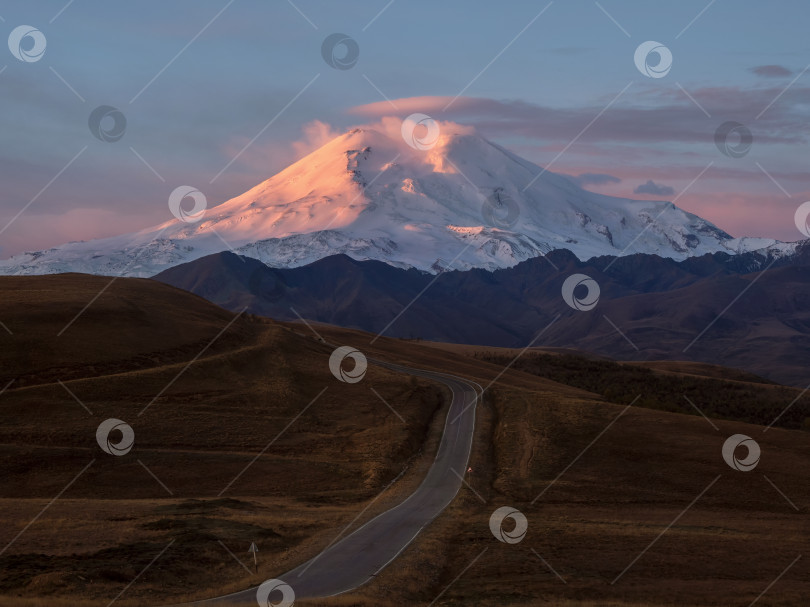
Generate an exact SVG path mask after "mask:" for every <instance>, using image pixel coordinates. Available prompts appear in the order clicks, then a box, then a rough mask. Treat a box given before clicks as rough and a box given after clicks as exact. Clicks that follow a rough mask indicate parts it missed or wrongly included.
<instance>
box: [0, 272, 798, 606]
mask: <svg viewBox="0 0 810 607" xmlns="http://www.w3.org/2000/svg"><path fill="white" fill-rule="evenodd" d="M108 280H109V279H103V278H97V277H88V276H80V275H69V276H49V277H31V278H8V279H0V321H2V322H3V323H4V324H5V325H6V326H7V327H8V328H9V329H10V330H11V331H12V333H13V335H8V334H7V333H5V335H3V334H0V345H3V348H0V361H2V363H3V367H2V368H3V369H4V371H3V373H4V379H7V380H8V381H10V380H11V379H15V378H16V381H15V382H14V383H12V384H11V385H10V386H9V388H8V389H7V390H6V391H5V392H4V393H3V394H2V395H0V407H1V409H0V411H2V416H3V417H2V419H3V424H2V425H0V451H2V457H3V462H4V466H3V469H2V497H1V498H0V520H1V521H2V525H1V526H0V528H2V529H4V530H5V531H3V532H2V533H3V534H2V537H1V538H0V540H2V541H0V550H2V552H1V553H0V594H2V595H4V596H0V603H2V604H3V605H10V606H21V605H28V606H33V605H39V604H42V605H44V604H47V605H49V606H52V605H57V607H59V606H60V601H61V605H65V606H66V605H71V606H73V605H107V604H109V603H110V601H111V600H113V599H115V598H116V597H117V596H118V595H119V594H120V593H122V592H123V594H121V595H120V598H118V599H117V600H116V602H115V604H116V605H118V604H120V605H124V606H126V605H139V606H140V605H159V604H166V603H169V602H174V601H178V600H181V599H183V598H187V597H206V596H214V595H216V594H220V593H223V592H225V591H228V590H234V589H237V588H244V587H247V586H248V585H250V584H251V583H256V582H257V581H261V580H263V579H266V578H268V577H271V576H273V575H274V574H278V573H279V572H281V571H285V570H288V569H289V568H290V566H291V565H295V564H298V563H300V562H303V561H304V560H305V559H306V558H309V557H311V556H313V555H314V554H316V553H317V552H318V551H319V550H320V549H321V548H322V547H323V546H325V545H326V544H328V543H329V542H330V541H331V540H332V539H333V538H335V537H336V536H338V534H340V533H342V532H344V531H345V530H346V529H351V528H353V527H356V526H358V525H360V524H362V523H363V522H364V521H365V520H367V519H368V518H369V517H370V516H372V515H374V514H375V513H376V512H379V511H380V510H381V509H383V508H386V507H389V506H390V505H392V504H393V503H395V502H396V501H397V500H399V499H402V497H403V496H405V495H407V493H408V492H409V491H410V490H411V489H412V488H413V487H414V486H415V485H416V483H418V482H419V480H420V479H421V475H422V474H423V472H424V469H425V467H426V466H427V464H428V462H429V461H430V460H431V459H432V457H433V455H434V452H435V447H436V444H437V437H438V435H439V433H440V432H441V431H442V429H443V425H444V416H443V408H442V407H443V405H444V404H445V401H446V399H445V398H443V395H444V392H443V390H442V388H441V387H439V386H437V385H434V384H432V383H430V382H423V381H417V380H413V379H411V378H410V377H408V376H404V375H401V374H397V373H393V372H389V371H387V370H385V369H381V368H377V367H375V366H373V365H371V366H370V367H369V370H368V373H367V375H366V377H365V378H364V379H363V381H362V382H360V383H357V384H345V383H340V382H338V381H337V380H336V379H335V378H334V377H333V376H332V375H331V373H330V372H329V368H328V358H329V355H330V353H331V348H330V347H329V346H327V345H325V344H323V343H321V342H320V340H319V339H318V337H316V336H315V334H314V333H313V331H312V330H311V329H310V328H308V327H307V326H305V325H303V324H302V323H289V324H283V323H275V322H272V321H269V320H266V319H262V318H258V317H252V316H247V315H242V316H239V317H238V318H236V315H235V314H232V313H229V312H225V311H223V310H221V309H219V308H217V307H216V306H213V305H212V304H209V303H208V302H206V301H204V300H202V299H200V298H198V297H195V296H193V295H190V294H188V293H185V292H182V291H179V290H176V289H174V288H171V287H168V286H166V285H160V284H157V283H151V282H149V281H143V280H131V279H126V280H123V279H122V280H119V281H116V282H115V283H113V284H112V285H111V286H109V288H107V289H106V291H104V293H103V294H102V295H101V296H99V297H98V298H97V299H95V301H94V302H93V303H92V305H91V306H90V307H89V308H88V309H87V310H86V311H85V312H84V313H83V314H82V315H81V316H79V318H78V320H76V321H75V322H74V323H73V324H72V325H71V326H70V328H69V329H68V330H66V331H64V332H63V333H62V335H61V336H58V334H59V332H60V331H62V329H63V328H64V325H65V324H66V323H67V322H68V321H70V320H71V319H73V318H74V317H75V316H76V314H78V313H79V312H80V311H81V310H82V308H83V307H84V306H85V305H86V304H87V303H88V302H89V301H91V300H93V298H94V297H95V296H96V295H97V294H98V293H99V291H101V289H102V288H103V287H104V286H105V285H106V284H108ZM312 329H314V330H315V331H317V332H318V333H319V334H320V335H322V336H323V337H324V338H325V339H326V340H327V341H329V342H332V343H345V344H351V345H354V346H355V347H357V348H359V349H360V350H362V351H363V352H365V353H366V354H368V355H369V356H372V355H373V356H375V357H379V358H384V359H387V360H392V361H398V362H402V363H404V364H407V365H410V366H413V367H421V368H428V369H436V370H439V371H444V372H452V373H455V374H460V375H464V376H466V377H470V378H472V379H475V380H476V381H478V382H480V383H481V384H482V385H483V386H487V385H488V384H489V383H490V382H492V381H493V380H494V379H496V378H497V381H496V382H495V383H494V384H493V385H492V386H491V387H490V388H489V389H488V390H487V396H486V398H485V401H484V404H483V405H482V406H481V408H480V410H479V411H480V413H479V424H478V428H477V436H476V442H475V445H474V449H473V461H472V467H473V473H472V475H471V476H470V477H468V479H467V480H468V482H469V483H470V485H471V487H472V488H473V489H474V490H475V491H476V492H477V493H478V496H476V495H475V494H474V493H473V492H472V491H471V490H468V489H465V490H463V492H462V493H461V494H460V495H459V497H458V498H457V499H456V500H455V501H454V502H453V504H452V505H451V507H450V509H448V510H447V511H446V512H445V513H444V514H442V515H441V516H440V517H439V518H438V519H437V520H436V521H435V522H434V523H433V524H432V525H430V526H429V527H428V528H427V529H426V530H425V532H424V533H423V534H422V535H420V536H419V537H418V538H417V540H416V541H415V542H414V543H413V544H411V546H410V547H409V548H408V549H407V550H406V551H405V552H404V553H403V555H402V556H401V557H400V559H399V560H398V561H397V563H396V566H395V567H389V568H387V569H385V570H384V571H383V572H382V573H381V575H380V576H379V579H378V580H376V581H375V582H373V583H370V584H368V585H367V586H365V587H363V588H361V589H359V590H358V591H357V592H355V593H351V594H350V595H347V596H343V597H335V598H334V599H328V600H322V601H316V602H314V604H325V605H331V604H334V605H347V604H352V605H368V606H371V605H375V606H378V605H401V604H402V603H404V602H405V603H413V604H422V603H424V604H428V603H430V602H431V601H432V600H434V599H435V598H437V597H438V596H439V594H440V593H441V599H440V600H439V603H447V604H479V605H529V604H536V602H537V601H538V600H545V601H547V602H550V603H552V604H554V603H555V602H556V603H557V604H560V605H573V604H579V605H587V604H599V605H623V606H629V605H634V606H641V605H666V604H673V605H675V604H677V605H698V604H700V605H705V604H731V603H734V604H737V603H744V604H748V603H750V602H751V601H752V600H754V599H755V598H756V597H757V595H758V594H759V593H760V592H762V591H763V590H765V589H766V587H768V585H769V584H771V582H773V581H774V580H775V579H776V578H777V576H778V575H779V574H780V572H781V571H782V570H783V569H785V568H786V567H787V566H788V565H790V563H791V561H792V560H793V559H794V558H795V557H796V555H798V554H800V553H801V552H802V550H803V544H802V542H803V537H805V536H806V533H807V531H808V528H807V520H806V518H807V504H808V503H810V489H808V487H810V483H808V480H810V479H808V472H807V466H806V465H804V463H806V462H807V460H808V457H810V450H809V448H808V446H807V441H806V437H807V434H806V433H803V432H798V431H788V430H782V429H778V428H773V429H771V430H769V431H767V432H763V428H762V427H761V426H753V425H747V424H742V423H740V422H737V421H733V420H715V421H714V423H715V424H716V425H717V427H718V430H715V429H714V428H713V427H712V425H711V424H710V423H709V422H707V421H706V420H704V419H703V418H701V417H700V416H699V415H697V414H694V415H683V414H678V413H669V412H663V411H656V410H650V409H639V408H636V407H631V408H629V409H626V410H625V406H624V405H620V404H612V403H610V402H607V401H606V400H605V399H604V398H603V397H600V396H598V395H596V394H593V393H589V392H587V391H584V390H582V389H580V388H577V387H571V386H566V385H563V384H560V383H557V382H554V381H551V380H550V379H548V378H545V377H538V376H537V375H534V374H531V373H528V372H526V371H520V370H516V369H515V368H514V366H513V367H512V368H510V369H509V370H508V371H505V372H504V366H503V365H501V364H495V363H492V362H487V361H486V360H480V359H477V358H475V357H474V356H468V355H465V354H463V353H457V352H450V351H447V350H442V349H439V348H435V347H429V346H428V345H425V344H419V343H413V342H408V341H404V340H398V339H386V338H382V339H379V340H377V341H375V342H374V343H373V345H372V344H371V343H370V342H371V341H372V338H373V336H372V335H369V334H367V333H364V332H361V331H350V330H345V329H338V328H334V327H329V326H325V325H313V327H312ZM20 356H25V357H26V358H24V359H22V360H20ZM717 372H718V371H717V370H715V373H717ZM656 373H659V372H656ZM659 375H660V377H667V376H671V375H672V373H671V371H662V372H660V373H659ZM690 375H691V376H694V375H699V373H693V374H690ZM730 379H732V380H733V381H730V382H728V384H729V385H730V386H732V385H734V384H735V383H739V382H740V378H739V377H736V378H735V377H731V378H730ZM8 381H6V382H5V383H4V384H3V385H6V384H7V383H8ZM60 381H61V382H62V383H63V384H64V386H63V385H61V384H60V383H59V382H60ZM745 383H746V385H753V384H754V383H755V382H745ZM720 385H721V388H715V389H724V388H722V384H720ZM760 386H761V387H762V389H773V388H774V387H773V386H769V385H767V384H760ZM66 387H67V388H68V389H69V391H68V390H67V389H66ZM324 387H325V388H327V390H326V392H325V393H323V394H322V395H321V396H320V397H319V398H318V399H317V400H316V401H315V402H314V403H312V404H311V406H308V405H310V403H311V402H312V399H313V398H314V397H315V396H317V395H318V393H319V392H320V391H321V390H322V389H323V388H324ZM371 387H373V388H374V389H375V390H376V391H377V392H378V393H379V395H380V396H381V397H382V398H383V399H384V400H385V403H384V402H382V400H381V399H380V397H378V396H377V395H376V394H375V393H374V392H373V391H372V390H371ZM730 389H731V388H730ZM71 393H72V394H71ZM157 395H161V396H160V397H159V398H157V399H155V397H156V396H157ZM74 396H75V398H74ZM753 398H756V397H753ZM76 399H79V400H80V401H81V403H82V404H80V403H79V402H77V400H76ZM150 403H152V404H150ZM386 403H387V405H389V406H390V407H391V408H390V409H389V407H388V406H386ZM82 405H84V406H86V407H87V409H89V412H88V410H85V409H84V407H83V406H82ZM147 405H148V407H147ZM144 409H145V410H144ZM392 409H393V410H392ZM394 411H396V413H394ZM620 414H621V415H620ZM398 416H402V419H399V417H398ZM108 417H116V418H118V419H121V420H124V421H126V422H127V423H129V424H130V425H131V426H132V428H133V430H134V432H135V446H134V447H133V449H132V451H131V452H130V453H129V454H127V455H126V456H122V457H115V456H112V455H108V454H106V453H104V452H103V451H101V449H100V448H99V447H98V445H97V444H96V437H95V432H96V428H97V427H98V425H99V423H100V422H101V421H102V420H104V419H107V418H108ZM403 420H404V421H403ZM285 428H286V430H285ZM282 430H284V432H281V431H282ZM735 432H742V433H746V434H748V435H750V436H752V437H755V439H756V440H757V441H758V442H759V444H760V446H761V448H762V453H763V455H762V460H761V462H760V464H759V466H758V467H757V469H756V470H754V471H752V472H749V473H742V472H738V471H735V470H732V469H731V468H729V467H728V466H727V465H726V464H725V463H724V461H723V459H722V457H721V454H720V447H721V446H722V443H723V441H724V440H725V438H726V437H727V436H728V435H730V434H733V433H735ZM254 460H255V461H254ZM91 462H92V463H91ZM251 462H253V463H252V464H251ZM248 464H251V465H250V466H248ZM88 466H89V467H88ZM246 466H248V468H247V470H246V471H245V472H242V471H243V470H244V469H245V467H246ZM82 471H83V472H82ZM240 473H241V476H239V475H240ZM400 474H401V475H402V476H399V477H398V475H400ZM718 475H721V478H720V479H719V480H717V481H715V484H713V485H712V486H711V487H710V488H709V489H708V490H707V491H706V492H705V494H703V495H702V496H701V497H700V499H699V500H697V502H696V503H695V504H694V505H692V506H691V507H689V506H690V503H691V502H692V500H693V499H695V498H696V497H697V496H698V495H699V493H700V492H701V491H702V490H704V489H705V488H706V487H708V486H709V483H711V482H712V481H713V479H714V478H715V477H717V476H718ZM397 477H398V480H396V482H395V483H394V484H393V485H391V486H390V487H389V488H388V489H387V490H385V491H383V490H384V489H385V488H386V487H387V486H388V484H389V483H390V482H391V481H392V480H394V479H396V478H397ZM766 477H767V478H766ZM234 479H236V480H234ZM232 481H233V482H232ZM771 483H772V484H771ZM229 484H230V485H229ZM68 485H69V486H68ZM226 487H227V489H226ZM777 488H778V489H777ZM541 492H544V493H543V494H542V496H541V497H540V498H539V499H538V500H536V501H534V498H535V497H536V496H537V495H538V494H540V493H541ZM780 492H781V493H780ZM57 496H58V499H56V500H55V501H52V500H53V498H54V497H57ZM532 501H534V504H532ZM791 502H792V503H793V504H795V506H796V508H797V509H798V510H796V509H794V508H793V506H791ZM501 505H512V506H514V507H516V508H518V509H520V510H521V511H523V512H524V513H525V515H526V516H527V518H528V521H529V534H528V535H527V537H526V539H525V540H524V541H523V542H521V543H520V544H517V545H508V544H502V543H500V542H498V541H497V540H496V539H495V538H494V537H493V536H492V534H491V533H490V531H489V527H488V519H489V516H490V514H491V513H492V511H493V510H494V509H495V508H496V507H498V506H501ZM687 507H688V508H687ZM364 509H365V510H364ZM684 509H686V512H684V513H683V515H682V516H681V517H680V518H678V520H677V521H676V522H675V523H674V524H672V522H673V520H674V519H675V518H676V517H677V516H678V515H679V513H682V512H683V511H684ZM358 515H360V516H358ZM670 525H671V526H670ZM661 532H664V533H663V535H662V536H661V539H660V541H658V542H657V543H656V544H655V545H653V546H652V547H651V548H650V549H649V550H648V551H647V552H646V553H645V555H644V556H643V557H642V558H640V559H639V560H638V561H637V563H636V564H635V565H634V566H633V567H632V568H631V569H630V570H628V572H627V573H626V574H625V575H624V576H623V577H622V578H621V579H620V580H619V581H618V582H617V583H616V584H611V583H610V582H611V581H612V580H613V579H614V578H615V577H616V576H617V575H619V573H620V572H621V571H622V570H623V569H624V568H625V567H626V566H627V565H628V564H629V563H630V562H631V561H633V559H635V557H637V556H638V555H639V553H640V552H641V551H642V550H643V549H644V548H645V546H647V545H648V544H650V542H651V541H652V540H653V539H655V537H656V536H658V534H659V533H661ZM251 541H255V542H257V544H258V545H259V548H260V552H259V559H260V570H259V575H255V574H253V573H252V572H250V571H249V570H248V569H245V568H244V567H243V566H242V565H240V564H239V562H238V560H237V559H239V560H241V561H242V563H243V564H244V565H245V566H248V564H249V562H248V559H249V558H250V556H249V554H248V553H247V547H248V546H249V544H250V542H251ZM485 548H486V552H483V550H484V549H485ZM532 549H534V551H536V553H537V554H539V555H540V556H542V557H543V558H544V559H546V561H545V562H546V563H548V564H549V565H551V566H552V567H554V569H555V570H556V571H557V572H558V573H559V574H560V575H561V576H562V577H563V578H564V579H565V582H566V583H563V582H561V581H560V580H559V579H558V578H557V577H556V576H555V575H554V574H552V573H551V571H550V569H549V568H548V567H547V566H546V565H545V564H544V563H543V562H542V561H541V560H539V559H538V557H537V556H536V555H535V553H534V552H533V551H532ZM229 551H230V552H231V553H232V554H231V553H229ZM479 555H480V557H479ZM156 557H159V558H157V560H155V563H154V565H151V566H149V565H150V563H151V562H152V561H153V559H155V558H156ZM476 557H478V558H476ZM467 567H469V569H467ZM808 592H810V571H808V569H807V564H806V563H805V562H804V560H799V561H798V562H797V563H796V564H795V565H794V566H793V567H792V568H790V569H789V570H787V571H786V572H785V573H784V575H783V576H782V577H781V578H780V579H779V581H778V583H776V584H774V585H773V586H772V587H771V588H770V589H769V590H768V592H767V593H766V594H765V596H764V597H763V598H762V599H760V601H759V602H758V604H761V605H791V604H797V601H799V600H800V597H802V596H806V595H807V593H808Z"/></svg>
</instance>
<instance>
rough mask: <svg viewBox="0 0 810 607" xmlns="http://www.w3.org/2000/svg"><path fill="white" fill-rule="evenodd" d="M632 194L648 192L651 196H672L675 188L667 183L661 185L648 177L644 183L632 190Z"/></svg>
mask: <svg viewBox="0 0 810 607" xmlns="http://www.w3.org/2000/svg"><path fill="white" fill-rule="evenodd" d="M633 193H634V194H650V195H651V196H672V195H673V194H675V188H673V187H672V186H669V185H661V184H659V183H655V182H654V181H653V180H652V179H648V180H647V182H646V183H642V184H641V185H640V186H638V187H636V189H635V190H633Z"/></svg>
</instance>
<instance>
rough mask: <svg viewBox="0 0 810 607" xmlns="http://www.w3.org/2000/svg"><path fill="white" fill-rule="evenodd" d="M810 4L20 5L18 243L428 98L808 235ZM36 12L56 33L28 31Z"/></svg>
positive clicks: (8, 172)
mask: <svg viewBox="0 0 810 607" xmlns="http://www.w3.org/2000/svg"><path fill="white" fill-rule="evenodd" d="M809 17H810V5H808V3H807V2H806V1H802V0H781V1H780V0H776V1H774V2H769V3H767V5H766V4H765V3H763V2H761V1H758V0H750V1H749V0H734V1H732V0H697V1H691V0H682V1H679V2H660V1H651V0H647V1H643V0H639V1H633V0H627V1H620V0H600V1H599V2H593V1H587V0H555V1H554V2H547V1H546V0H540V2H521V1H513V2H499V3H475V4H473V3H470V2H464V1H461V0H459V1H455V0H447V1H443V2H435V1H434V2H428V1H424V2H423V1H421V0H393V1H391V0H379V1H378V0H373V1H372V0H365V1H354V0H344V1H341V2H335V1H334V0H324V1H320V0H317V1H316V0H172V1H168V2H167V1H165V0H163V1H152V0H139V1H138V2H127V3H125V2H109V0H95V1H91V0H70V1H68V0H58V1H55V2H50V1H45V0H41V1H38V2H36V3H34V2H30V1H29V0H19V1H12V2H3V3H2V4H0V31H2V32H3V36H5V37H7V38H9V37H10V38H11V41H10V43H9V45H3V48H0V142H1V143H2V145H0V155H2V158H1V159H0V183H2V189H0V257H2V258H5V257H8V256H11V255H13V254H16V253H18V252H21V251H31V250H38V249H44V248H48V247H51V246H55V245H58V244H61V243H64V242H68V241H72V240H89V239H92V238H99V237H104V236H112V235H115V234H120V233H124V232H130V231H134V230H138V229H141V228H146V227H149V226H152V225H155V224H158V223H161V222H163V221H166V220H167V219H170V218H171V215H170V214H169V210H168V207H167V204H166V201H167V198H168V195H169V193H170V192H171V191H172V190H174V188H176V187H177V186H179V185H187V184H190V185H192V186H194V187H196V188H197V189H199V190H200V191H202V192H203V193H204V194H205V195H206V197H207V199H208V201H209V207H211V206H214V205H215V204H219V203H220V202H224V201H225V200H227V199H229V198H231V197H233V196H236V195H238V194H240V193H242V192H244V191H245V190H247V189H249V188H250V187H252V186H254V185H256V184H257V183H259V182H261V181H263V180H264V179H267V178H268V177H270V176H272V175H273V174H275V173H276V172H278V171H279V170H281V169H283V168H284V167H285V166H287V165H289V164H291V163H292V162H293V161H295V160H297V159H299V158H301V157H303V156H304V155H305V154H306V153H308V152H309V151H312V150H313V149H315V148H317V147H318V146H319V145H321V144H323V143H325V142H326V141H327V140H328V139H329V137H332V136H334V135H336V134H339V133H341V132H343V131H345V130H346V129H348V128H351V127H352V126H355V125H359V124H365V123H371V122H376V121H378V120H379V118H380V117H382V116H396V117H399V118H404V117H406V116H408V115H409V114H411V113H414V112H422V113H425V114H428V115H430V116H432V117H434V118H436V119H440V120H449V121H454V122H459V123H462V124H466V125H471V126H473V127H475V128H476V129H477V130H478V131H479V132H480V134H482V135H483V136H485V137H487V138H489V139H491V140H493V141H495V142H496V143H499V144H501V145H503V146H504V147H507V148H509V149H511V150H512V151H514V152H516V153H518V154H520V155H522V156H524V157H525V158H527V159H529V160H531V161H533V162H535V163H537V164H539V165H540V166H543V167H547V168H550V170H552V171H555V172H558V173H565V174H568V175H572V176H574V177H576V178H577V179H578V181H579V182H580V184H581V185H582V186H583V187H585V188H587V189H590V190H593V191H598V192H601V193H605V194H611V195H616V196H624V197H629V198H639V199H654V200H674V201H675V202H676V204H677V205H678V206H680V207H682V208H684V209H686V210H688V211H690V212H693V213H696V214H698V215H700V216H701V217H704V218H706V219H708V220H710V221H712V222H714V223H715V224H717V225H718V226H719V227H721V228H723V229H724V230H726V231H727V232H729V233H730V234H732V235H734V236H765V237H771V238H778V239H782V240H788V241H792V240H798V239H799V238H802V237H803V236H802V234H801V233H800V232H799V231H798V230H797V228H796V226H795V223H794V219H793V217H794V212H795V210H796V208H797V207H798V206H799V205H800V204H801V203H802V202H804V201H806V200H810V184H808V176H810V171H808V154H807V149H808V148H807V144H808V138H810V121H809V120H808V119H810V75H808V74H807V73H806V71H807V70H808V67H810V38H808V36H807V33H806V29H807V28H806V24H807V23H808V18H809ZM20 26H29V28H28V29H27V30H19V29H17V28H19V27H20ZM31 29H36V30H38V31H39V32H41V34H39V36H40V38H41V39H40V40H37V39H34V38H32V37H31V36H28V37H26V38H23V39H22V40H21V42H20V41H18V40H17V38H19V35H20V34H19V32H20V31H25V32H30V31H31ZM336 33H337V34H344V35H345V37H347V38H349V39H350V44H356V48H357V50H358V53H359V54H358V56H357V58H356V61H353V60H352V61H349V63H350V65H345V66H343V67H346V68H347V69H337V68H335V67H333V66H330V65H329V64H328V63H327V59H330V60H331V59H332V57H333V55H330V54H327V55H326V59H325V58H324V55H323V53H322V47H323V44H324V41H325V40H326V39H327V37H329V36H331V35H332V34H336ZM15 35H16V36H17V38H15ZM42 40H44V41H45V43H44V52H42V53H41V54H40V53H39V51H40V50H41V47H42V46H43V45H42V44H41V41H42ZM647 41H654V42H658V43H659V45H662V46H663V47H665V49H666V50H665V51H663V52H664V53H665V54H666V51H667V50H668V51H669V53H671V57H672V61H671V68H670V69H669V71H668V72H666V71H665V70H664V73H658V72H656V70H660V69H661V66H657V65H656V64H657V62H658V60H659V58H660V57H662V56H664V55H660V54H656V53H655V52H654V53H653V54H652V55H649V56H647V60H646V61H643V60H642V62H641V63H640V67H637V65H636V61H635V54H636V51H637V48H638V47H639V46H640V45H642V43H644V42H647ZM38 42H39V44H37V43H38ZM653 46H655V45H653ZM346 52H347V47H346V46H344V45H338V46H337V47H336V50H335V55H334V57H335V58H336V59H338V60H340V59H342V58H343V56H344V55H345V53H346ZM15 53H16V55H18V56H20V57H22V58H23V59H29V60H28V61H23V60H20V59H19V58H18V57H17V56H15ZM32 59H35V60H32ZM346 59H349V60H351V59H353V57H351V56H350V57H347V58H346ZM642 59H643V56H642ZM332 62H333V63H334V61H332ZM664 67H665V66H664ZM642 70H644V71H646V72H647V73H652V74H653V75H655V76H660V77H649V76H648V75H646V74H645V73H642ZM99 106H108V108H107V110H100V111H97V112H96V113H97V114H100V115H106V118H104V119H103V121H101V123H100V125H101V126H100V127H99V126H98V125H97V126H96V127H95V135H94V132H93V128H91V126H90V124H89V122H90V121H91V119H92V118H91V117H92V115H93V112H94V110H96V108H98V107H99ZM116 119H117V120H118V122H116ZM124 120H125V124H124ZM729 122H733V123H737V125H739V126H737V127H736V128H730V127H727V128H726V132H727V135H726V136H725V138H723V139H721V140H720V141H721V145H719V146H718V144H717V143H716V138H717V137H718V135H717V131H718V129H719V128H720V127H721V125H724V124H726V123H729ZM116 129H118V131H117V132H116ZM746 129H747V132H748V133H750V136H751V140H752V141H751V143H750V145H742V146H741V143H742V144H744V143H745V141H742V140H741V139H740V137H741V133H742V136H743V137H745V133H746ZM105 131H106V132H107V135H106V138H107V139H115V140H114V141H103V140H102V139H104V138H105V136H104V132H105ZM722 132H723V131H721V133H722ZM119 135H120V137H119ZM99 137H101V138H99ZM724 141H725V143H726V145H722V142H724ZM735 150H739V151H740V152H739V153H735Z"/></svg>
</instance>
